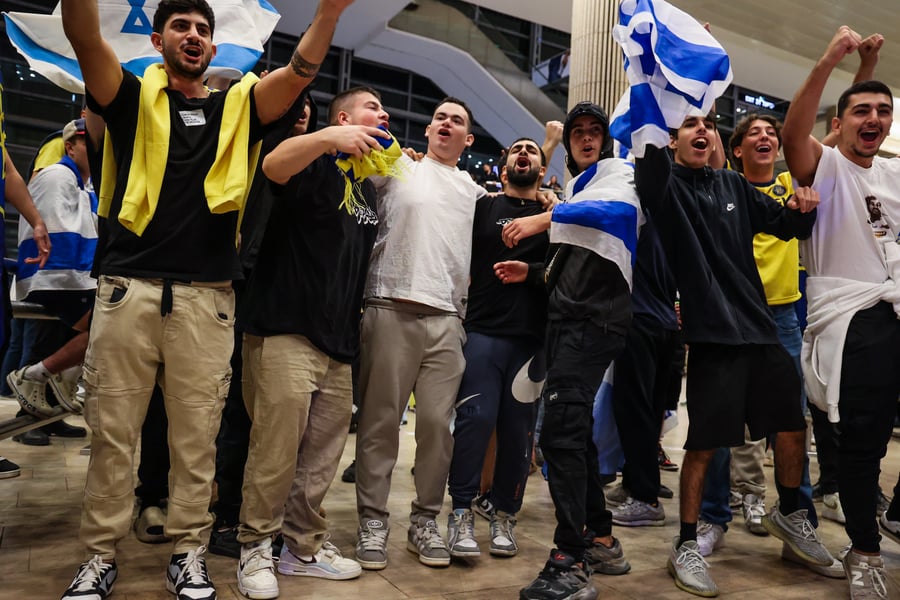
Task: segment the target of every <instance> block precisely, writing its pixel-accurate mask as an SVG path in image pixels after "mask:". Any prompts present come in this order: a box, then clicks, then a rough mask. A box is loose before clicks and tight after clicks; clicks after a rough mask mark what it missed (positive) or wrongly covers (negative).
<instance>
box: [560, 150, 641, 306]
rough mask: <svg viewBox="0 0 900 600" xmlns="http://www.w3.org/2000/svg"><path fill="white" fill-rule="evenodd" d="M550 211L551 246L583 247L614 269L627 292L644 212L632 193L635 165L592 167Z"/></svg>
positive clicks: (611, 161) (608, 162) (614, 161)
mask: <svg viewBox="0 0 900 600" xmlns="http://www.w3.org/2000/svg"><path fill="white" fill-rule="evenodd" d="M566 198H568V200H567V201H566V202H564V203H563V204H559V205H557V206H556V208H554V209H553V215H552V216H551V218H550V220H551V226H550V243H551V244H570V245H572V246H579V247H581V248H586V249H588V250H590V251H592V252H594V253H595V254H598V255H600V256H602V257H603V258H605V259H607V260H610V261H612V262H614V263H616V265H618V267H619V270H620V271H621V272H622V276H623V277H624V278H625V280H626V281H627V282H628V287H629V288H630V287H631V274H632V270H633V267H634V259H635V252H636V251H637V241H638V233H639V232H640V229H641V226H642V225H643V224H644V220H645V219H644V213H643V211H642V210H641V204H640V201H639V200H638V195H637V191H635V188H634V165H633V164H631V163H627V162H625V161H624V160H621V159H618V158H607V159H604V160H601V161H600V162H597V163H594V164H593V165H591V166H590V167H588V168H587V169H585V170H584V171H583V172H582V173H581V174H580V175H578V177H576V178H575V179H573V180H572V181H570V182H569V184H568V186H566Z"/></svg>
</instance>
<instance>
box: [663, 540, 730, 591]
mask: <svg viewBox="0 0 900 600" xmlns="http://www.w3.org/2000/svg"><path fill="white" fill-rule="evenodd" d="M713 527H718V525H713ZM666 569H667V570H668V571H669V574H670V575H671V576H672V577H673V578H674V579H675V585H676V586H678V587H679V588H680V589H682V590H684V591H686V592H690V593H691V594H694V595H695V596H703V597H704V598H713V597H715V596H718V595H719V588H718V587H716V582H715V581H713V580H712V577H710V576H709V564H708V563H707V562H706V561H705V560H703V557H702V556H700V552H699V550H698V549H697V542H695V541H693V540H690V541H687V542H685V543H683V544H680V543H679V541H678V537H677V536H676V537H675V539H674V540H673V542H672V551H671V553H670V554H669V560H668V562H667V563H666Z"/></svg>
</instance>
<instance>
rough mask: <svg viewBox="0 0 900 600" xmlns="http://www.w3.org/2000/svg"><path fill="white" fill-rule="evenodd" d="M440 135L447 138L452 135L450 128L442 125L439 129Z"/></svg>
mask: <svg viewBox="0 0 900 600" xmlns="http://www.w3.org/2000/svg"><path fill="white" fill-rule="evenodd" d="M438 136H439V137H441V138H443V139H445V140H446V139H447V138H449V137H450V130H449V129H447V128H446V127H441V128H440V129H438Z"/></svg>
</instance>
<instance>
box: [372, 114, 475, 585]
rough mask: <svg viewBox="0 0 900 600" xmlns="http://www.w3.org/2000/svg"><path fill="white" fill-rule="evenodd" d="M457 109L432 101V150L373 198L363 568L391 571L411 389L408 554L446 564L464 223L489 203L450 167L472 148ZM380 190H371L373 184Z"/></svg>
mask: <svg viewBox="0 0 900 600" xmlns="http://www.w3.org/2000/svg"><path fill="white" fill-rule="evenodd" d="M471 127H472V114H471V112H470V111H469V109H468V107H467V106H466V105H465V103H463V102H462V101H461V100H458V99H455V98H446V99H444V100H443V101H441V103H440V104H438V106H437V108H436V109H435V111H434V115H433V117H432V120H431V123H430V124H429V125H428V127H427V128H426V130H425V136H426V137H427V138H428V149H427V151H426V153H425V156H424V158H423V159H422V160H421V161H419V162H415V163H414V162H413V161H412V160H411V159H409V158H407V157H403V160H404V163H405V164H406V166H407V168H408V170H409V173H408V174H407V176H406V177H405V178H404V179H403V180H399V179H386V180H383V181H381V182H380V183H381V184H382V185H381V186H380V188H379V190H378V209H377V212H378V236H377V238H376V240H375V247H374V249H373V251H372V258H371V261H370V264H369V273H368V278H367V280H366V286H365V294H364V297H365V299H366V308H365V312H364V313H363V321H362V354H361V357H360V377H359V385H360V390H361V394H360V398H361V404H360V417H359V429H358V430H357V435H356V508H357V512H358V513H359V541H358V543H357V546H356V558H357V560H358V561H359V563H360V564H361V565H362V567H363V568H364V569H383V568H384V567H385V566H387V537H388V533H389V531H390V528H389V526H388V517H389V513H388V511H387V499H388V494H389V493H390V489H391V472H392V471H393V469H394V464H395V463H396V462H397V451H398V447H399V433H398V427H399V425H400V418H401V415H402V413H403V410H404V408H405V407H406V404H407V402H408V401H409V395H410V393H411V392H412V390H413V389H415V392H416V442H417V444H416V457H415V465H416V470H415V485H416V497H415V499H414V500H413V502H412V507H411V511H410V526H409V530H408V532H407V548H408V549H409V550H410V551H411V552H414V553H415V554H417V555H418V558H419V562H421V563H422V564H425V565H428V566H432V567H442V566H447V565H449V564H450V553H449V551H448V550H447V546H446V544H445V543H444V540H443V538H442V537H441V534H440V532H439V530H438V526H437V523H436V521H435V519H436V517H437V515H438V513H440V510H441V504H442V503H443V500H444V490H445V486H446V485H447V473H448V471H449V470H450V460H451V457H452V452H453V435H452V434H451V431H450V424H451V423H452V421H453V413H454V406H453V405H454V400H455V399H456V393H457V391H458V390H459V382H460V379H461V378H462V374H463V369H464V368H465V359H464V357H463V351H462V348H463V344H464V343H465V340H466V334H465V331H464V330H463V326H462V319H463V318H465V316H466V304H467V290H468V285H469V268H470V264H469V263H470V258H471V253H472V222H473V218H474V215H475V203H476V201H477V200H478V199H479V198H480V197H482V196H484V195H485V193H486V192H485V191H484V188H482V187H481V186H479V185H477V184H475V183H474V182H473V181H472V178H471V177H470V176H469V174H468V173H466V172H465V171H460V170H459V169H458V168H457V167H456V163H457V161H458V160H459V157H460V155H461V154H462V152H463V151H464V150H465V149H466V148H467V147H469V146H471V145H472V142H473V141H474V139H475V138H474V136H473V135H472V133H471ZM376 185H377V184H376Z"/></svg>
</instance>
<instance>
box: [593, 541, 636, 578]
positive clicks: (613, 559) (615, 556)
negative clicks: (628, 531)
mask: <svg viewBox="0 0 900 600" xmlns="http://www.w3.org/2000/svg"><path fill="white" fill-rule="evenodd" d="M584 559H585V560H586V561H587V563H588V564H589V565H590V566H591V569H592V570H594V571H596V572H597V573H602V574H603V575H624V574H625V573H627V572H628V571H630V570H631V565H630V564H628V561H627V560H625V552H624V551H623V550H622V544H620V543H619V540H617V539H616V538H613V545H612V548H607V547H606V546H604V545H603V544H601V543H598V542H592V543H591V545H590V547H589V548H588V549H587V550H585V551H584Z"/></svg>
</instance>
